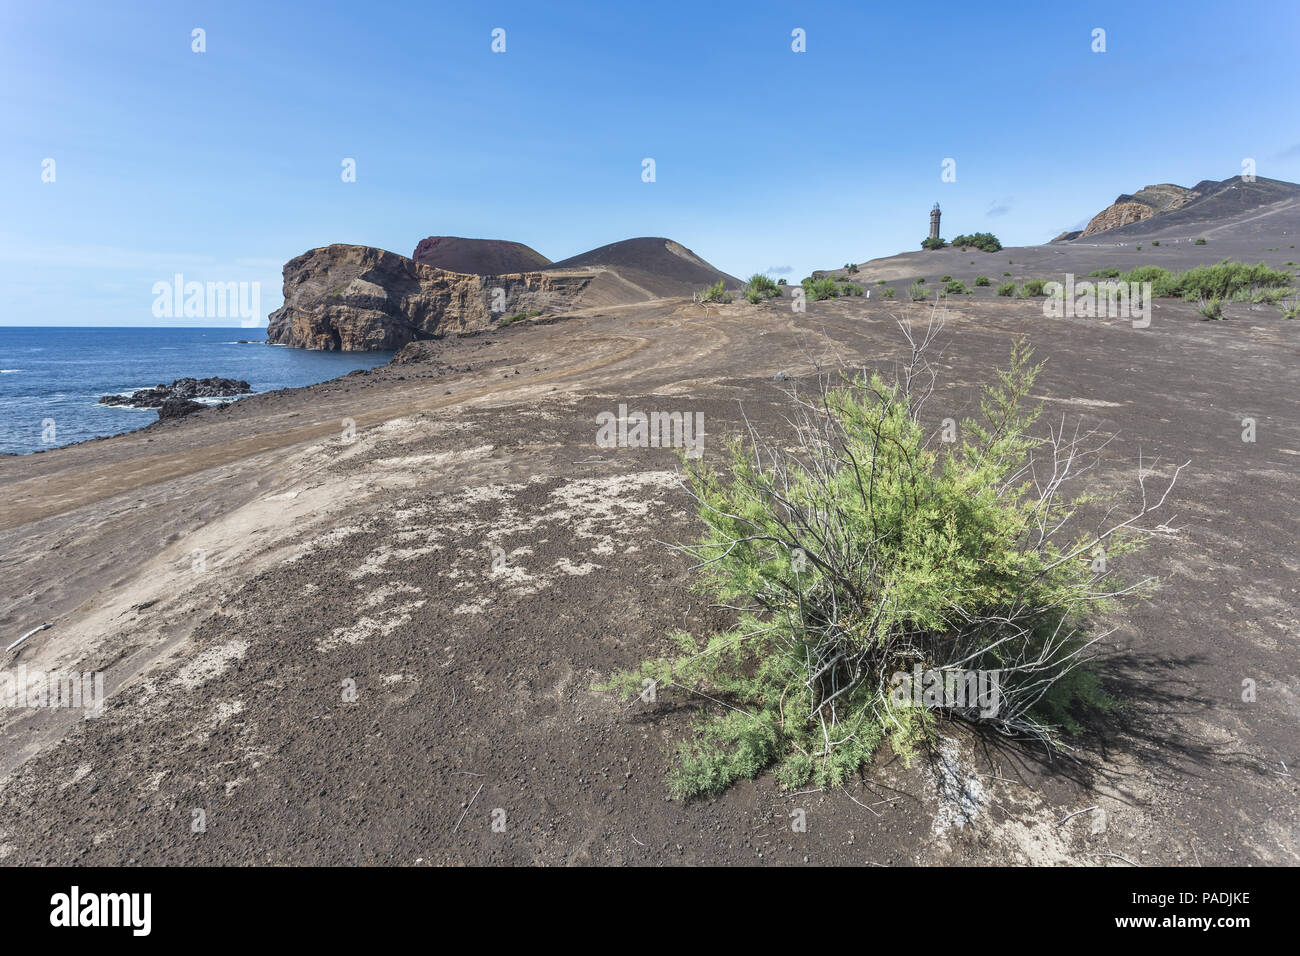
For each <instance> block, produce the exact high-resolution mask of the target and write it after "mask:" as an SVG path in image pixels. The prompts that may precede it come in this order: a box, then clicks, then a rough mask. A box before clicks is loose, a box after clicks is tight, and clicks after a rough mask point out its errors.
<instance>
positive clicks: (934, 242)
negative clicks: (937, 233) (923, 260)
mask: <svg viewBox="0 0 1300 956" xmlns="http://www.w3.org/2000/svg"><path fill="white" fill-rule="evenodd" d="M947 244H948V243H946V242H944V241H943V240H942V239H932V238H930V237H929V236H926V237H925V238H924V239H922V240H921V248H922V249H925V250H931V249H942V248H943V247H944V246H946V245H947Z"/></svg>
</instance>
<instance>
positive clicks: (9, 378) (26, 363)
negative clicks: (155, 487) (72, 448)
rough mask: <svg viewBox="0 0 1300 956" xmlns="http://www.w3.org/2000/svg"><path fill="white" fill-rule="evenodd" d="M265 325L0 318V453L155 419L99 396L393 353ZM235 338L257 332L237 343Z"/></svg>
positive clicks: (290, 378) (284, 373)
mask: <svg viewBox="0 0 1300 956" xmlns="http://www.w3.org/2000/svg"><path fill="white" fill-rule="evenodd" d="M265 334H266V330H265V329H238V328H236V329H230V328H221V329H198V328H176V329H151V328H29V327H21V326H13V327H4V326H0V452H10V453H17V454H26V453H29V452H34V451H38V450H41V449H48V448H55V447H58V446H59V445H68V444H71V443H73V442H79V441H85V440H86V439H88V438H99V437H101V436H104V435H117V434H121V433H122V432H129V431H132V430H134V429H136V428H141V427H143V426H145V425H148V424H149V423H150V422H154V421H157V419H158V413H157V411H156V410H154V409H152V408H130V407H122V406H107V405H99V404H97V403H98V401H99V398H100V396H101V395H110V394H114V393H121V392H131V391H134V390H135V389H137V388H147V387H149V386H151V385H158V384H171V382H172V381H173V380H174V379H178V378H186V377H192V378H207V377H209V376H212V375H219V376H221V377H223V378H236V379H243V380H244V381H246V382H248V384H249V385H251V386H252V388H253V392H254V393H260V392H269V391H274V390H275V389H280V388H294V387H297V386H301V385H312V384H314V383H316V382H323V381H326V380H327V379H331V378H337V377H338V376H340V375H346V374H347V373H348V372H351V371H353V370H354V369H359V368H372V367H374V366H376V365H382V364H384V363H385V362H387V361H388V360H389V359H390V358H392V354H393V353H392V352H312V351H307V350H305V349H291V348H284V347H281V346H274V345H265V344H262V343H261V342H260V340H261V339H262V337H263V336H265ZM240 339H253V340H258V341H257V343H256V344H247V345H241V344H239V340H240Z"/></svg>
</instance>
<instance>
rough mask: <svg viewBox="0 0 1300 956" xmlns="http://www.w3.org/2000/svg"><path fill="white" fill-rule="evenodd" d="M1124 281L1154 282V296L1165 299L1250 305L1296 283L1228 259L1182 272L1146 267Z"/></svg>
mask: <svg viewBox="0 0 1300 956" xmlns="http://www.w3.org/2000/svg"><path fill="white" fill-rule="evenodd" d="M1120 281H1122V282H1150V283H1151V291H1152V293H1153V294H1154V295H1156V296H1160V297H1162V298H1182V299H1189V300H1193V299H1197V300H1199V299H1222V300H1224V301H1228V300H1233V301H1238V302H1249V301H1269V296H1271V295H1275V293H1273V292H1270V291H1269V290H1276V289H1286V288H1287V287H1289V286H1290V285H1291V282H1292V281H1293V280H1292V278H1291V276H1290V275H1289V274H1288V273H1286V272H1283V271H1282V270H1280V269H1271V268H1269V267H1268V265H1266V264H1265V263H1263V262H1259V263H1256V264H1255V265H1247V264H1246V263H1244V262H1233V261H1232V260H1230V259H1224V260H1223V261H1221V262H1219V263H1216V264H1215V265H1210V266H1196V267H1195V268H1193V269H1188V270H1187V271H1186V272H1180V273H1173V272H1170V271H1169V270H1167V269H1161V268H1160V267H1159V266H1142V267H1141V268H1138V269H1134V270H1133V271H1132V272H1128V273H1125V274H1123V275H1121V276H1120ZM1261 296H1262V298H1261Z"/></svg>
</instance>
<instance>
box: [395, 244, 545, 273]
mask: <svg viewBox="0 0 1300 956" xmlns="http://www.w3.org/2000/svg"><path fill="white" fill-rule="evenodd" d="M411 258H412V259H414V260H415V261H416V262H418V263H420V264H421V265H426V266H433V267H434V268H435V269H445V270H446V271H447V272H465V273H469V274H470V275H483V276H499V275H509V274H512V273H518V272H536V271H537V270H538V269H543V268H545V267H546V266H549V265H550V264H551V260H550V259H548V258H546V256H544V255H542V254H541V253H540V252H538V251H537V250H536V249H533V248H531V247H530V246H526V245H524V244H523V243H522V242H511V241H509V240H507V239H465V238H462V237H461V236H429V237H428V238H427V239H421V240H420V242H419V244H418V245H417V246H416V247H415V253H414V254H413V255H412V256H411Z"/></svg>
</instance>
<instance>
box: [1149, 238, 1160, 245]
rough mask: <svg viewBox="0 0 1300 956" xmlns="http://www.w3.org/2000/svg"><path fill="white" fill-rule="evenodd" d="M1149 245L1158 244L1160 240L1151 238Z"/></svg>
mask: <svg viewBox="0 0 1300 956" xmlns="http://www.w3.org/2000/svg"><path fill="white" fill-rule="evenodd" d="M1151 245H1153V246H1158V245H1160V240H1159V239H1152V240H1151Z"/></svg>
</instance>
